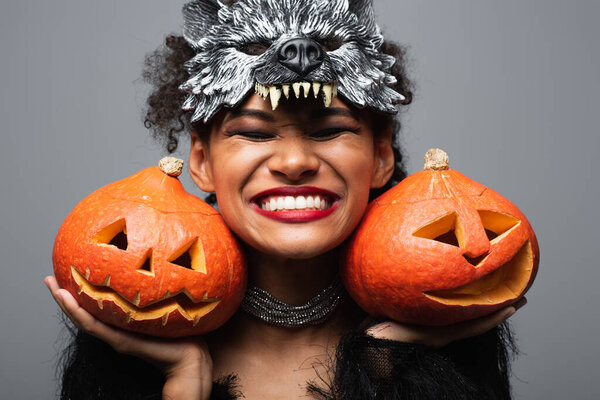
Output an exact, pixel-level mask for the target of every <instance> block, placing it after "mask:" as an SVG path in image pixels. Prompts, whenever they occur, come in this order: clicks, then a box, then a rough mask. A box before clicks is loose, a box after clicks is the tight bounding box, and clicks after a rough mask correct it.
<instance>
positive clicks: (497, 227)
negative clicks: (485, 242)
mask: <svg viewBox="0 0 600 400" xmlns="http://www.w3.org/2000/svg"><path fill="white" fill-rule="evenodd" d="M477 212H478V213H479V218H481V223H482V224H483V227H484V228H485V232H486V233H487V235H488V239H489V240H490V242H491V243H492V244H494V243H496V242H498V241H500V239H502V238H503V237H505V236H506V235H507V234H508V232H510V231H511V230H513V229H514V228H515V227H516V226H517V225H519V224H520V223H521V221H519V220H518V219H516V218H515V217H512V216H510V215H508V214H503V213H499V212H496V211H489V210H477Z"/></svg>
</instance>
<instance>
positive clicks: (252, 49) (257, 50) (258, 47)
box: [238, 43, 269, 56]
mask: <svg viewBox="0 0 600 400" xmlns="http://www.w3.org/2000/svg"><path fill="white" fill-rule="evenodd" d="M268 48H269V45H267V44H265V43H246V44H244V45H242V46H240V47H238V50H239V51H241V52H242V53H245V54H248V55H249V56H260V55H261V54H263V53H264V52H265V51H267V49H268Z"/></svg>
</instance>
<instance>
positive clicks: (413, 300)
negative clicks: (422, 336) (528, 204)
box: [342, 149, 539, 325]
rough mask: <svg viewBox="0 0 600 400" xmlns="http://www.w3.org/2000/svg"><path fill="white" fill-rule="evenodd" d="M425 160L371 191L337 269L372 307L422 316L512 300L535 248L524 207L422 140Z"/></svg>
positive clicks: (432, 318)
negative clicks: (385, 187) (451, 165)
mask: <svg viewBox="0 0 600 400" xmlns="http://www.w3.org/2000/svg"><path fill="white" fill-rule="evenodd" d="M425 160H426V162H425V170H424V171H421V172H417V173H415V174H413V175H411V176H409V177H407V178H406V179H404V180H403V181H402V182H400V183H399V184H398V185H396V186H395V187H393V188H392V189H390V190H389V191H387V192H386V193H384V194H383V195H382V196H380V197H379V198H377V199H376V200H374V201H373V202H372V203H371V204H370V205H369V207H368V209H367V212H366V214H365V216H364V219H363V221H362V222H361V225H360V226H359V228H358V229H357V231H356V232H355V234H354V236H353V237H352V238H351V240H350V241H349V245H348V247H347V252H346V254H345V265H344V266H343V268H342V279H343V281H344V284H345V285H346V288H347V289H348V291H349V292H350V294H351V295H352V297H353V298H354V300H355V301H356V302H357V303H358V304H359V305H360V306H361V307H362V308H363V309H364V310H365V311H367V312H368V313H370V314H371V315H373V316H378V317H384V318H391V319H394V320H396V321H400V322H406V323H414V324H422V325H448V324H453V323H457V322H460V321H464V320H469V319H473V318H477V317H480V316H483V315H486V314H488V313H491V312H493V311H495V310H498V309H500V308H502V307H505V306H507V305H509V304H511V303H514V302H516V301H517V300H519V299H520V298H521V297H522V296H523V294H524V293H525V292H526V291H527V290H528V289H529V287H530V286H531V284H532V283H533V279H534V278H535V275H536V272H537V268H538V263H539V249H538V244H537V240H536V237H535V234H534V232H533V229H532V228H531V225H530V224H529V222H528V221H527V219H526V218H525V215H523V213H521V211H519V209H518V208H517V207H516V206H515V205H514V204H512V203H511V202H510V201H508V200H507V199H506V198H504V197H502V196H501V195H499V194H498V193H496V192H494V191H493V190H491V189H489V188H487V187H485V186H483V185H481V184H479V183H477V182H475V181H473V180H471V179H469V178H467V177H466V176H464V175H463V174H461V173H460V172H458V171H454V170H451V169H448V156H447V155H446V153H444V152H443V151H441V150H438V149H432V150H429V152H428V153H427V155H426V157H425Z"/></svg>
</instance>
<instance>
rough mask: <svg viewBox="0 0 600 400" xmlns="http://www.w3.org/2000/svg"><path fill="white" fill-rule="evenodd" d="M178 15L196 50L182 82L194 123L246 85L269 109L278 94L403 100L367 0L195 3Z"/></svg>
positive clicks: (362, 102)
mask: <svg viewBox="0 0 600 400" xmlns="http://www.w3.org/2000/svg"><path fill="white" fill-rule="evenodd" d="M183 14H184V29H183V36H184V38H185V39H186V41H187V42H188V43H189V44H190V46H191V47H192V48H193V49H194V50H195V52H196V56H195V57H194V58H192V59H191V60H189V61H188V62H187V63H186V64H185V68H186V70H187V72H188V73H189V76H190V78H189V80H188V81H186V82H185V83H184V84H183V85H181V87H180V89H181V90H183V91H185V92H187V93H188V96H187V98H186V101H185V103H184V105H183V109H185V110H192V111H194V114H193V116H192V122H194V121H199V120H203V121H204V122H205V123H206V122H208V121H209V120H210V119H211V118H212V117H213V116H214V115H215V114H216V113H217V112H218V111H219V109H220V108H221V107H223V106H224V107H235V106H237V105H238V104H240V103H241V102H242V101H243V100H244V98H245V97H246V96H247V95H248V94H249V93H250V92H251V91H252V90H254V91H255V92H257V93H258V94H260V95H261V96H262V97H263V98H264V99H265V100H266V99H267V98H270V101H271V105H272V107H273V109H275V108H277V105H278V104H279V101H280V99H281V98H282V96H284V97H286V98H287V97H289V96H296V97H301V95H304V97H308V95H309V93H310V94H311V95H314V97H318V96H319V95H320V96H321V97H322V99H323V102H324V103H325V106H327V107H328V106H329V104H330V103H331V99H332V98H333V97H335V96H336V95H337V94H338V93H339V94H340V95H341V96H343V97H344V98H345V100H346V101H348V102H349V103H351V104H352V105H354V106H356V107H358V108H364V107H366V106H370V107H372V108H373V109H375V110H378V111H381V112H384V113H388V114H394V113H396V112H397V110H396V107H395V106H394V105H395V104H398V103H399V102H401V101H402V100H404V96H403V95H402V94H400V93H397V92H396V91H394V90H393V89H391V88H390V87H389V85H393V84H395V83H396V79H395V78H394V76H392V75H391V73H390V71H391V68H392V65H393V64H394V62H395V58H394V57H392V56H390V55H387V54H383V53H381V52H380V51H379V49H380V47H381V45H382V44H383V36H382V35H381V32H380V30H379V27H378V26H377V25H376V23H375V19H374V11H373V4H372V1H371V0H314V1H309V0H239V1H237V2H235V3H233V4H232V5H225V4H223V3H221V2H220V1H218V0H197V1H192V2H189V3H187V4H186V5H185V6H184V8H183ZM311 91H312V93H311Z"/></svg>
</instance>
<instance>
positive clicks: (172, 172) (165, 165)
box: [158, 157, 183, 176]
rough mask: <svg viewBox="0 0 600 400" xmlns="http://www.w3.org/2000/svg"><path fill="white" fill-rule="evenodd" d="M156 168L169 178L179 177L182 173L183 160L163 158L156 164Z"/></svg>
mask: <svg viewBox="0 0 600 400" xmlns="http://www.w3.org/2000/svg"><path fill="white" fill-rule="evenodd" d="M158 167H159V168H160V170H161V171H162V172H164V173H165V174H167V175H169V176H179V175H181V171H183V160H182V159H180V158H175V157H164V158H162V159H161V160H160V162H159V163H158Z"/></svg>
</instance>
